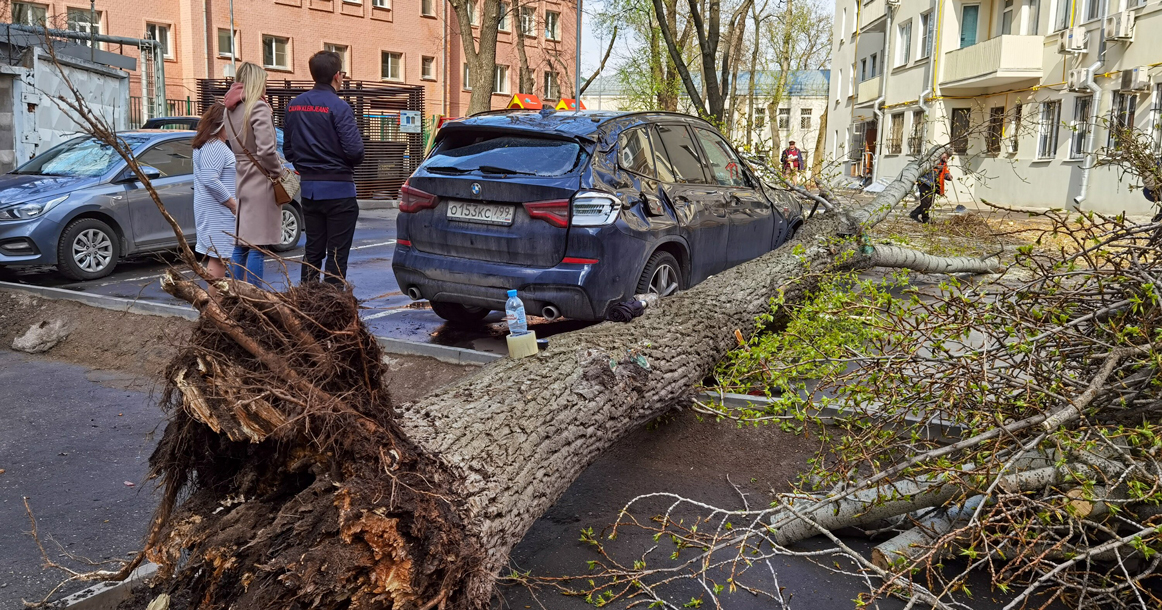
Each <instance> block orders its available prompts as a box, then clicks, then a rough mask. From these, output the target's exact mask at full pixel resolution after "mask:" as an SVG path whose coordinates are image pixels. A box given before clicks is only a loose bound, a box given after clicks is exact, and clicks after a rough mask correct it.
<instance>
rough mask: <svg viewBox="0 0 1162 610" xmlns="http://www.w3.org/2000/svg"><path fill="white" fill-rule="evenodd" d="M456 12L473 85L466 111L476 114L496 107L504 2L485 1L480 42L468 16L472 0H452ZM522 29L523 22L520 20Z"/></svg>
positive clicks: (469, 76)
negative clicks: (494, 94) (495, 82)
mask: <svg viewBox="0 0 1162 610" xmlns="http://www.w3.org/2000/svg"><path fill="white" fill-rule="evenodd" d="M448 2H449V3H450V4H451V5H452V9H453V10H454V11H455V12H456V23H457V25H458V26H459V28H460V40H461V42H462V43H463V46H464V61H465V63H467V64H468V79H469V85H470V86H471V87H472V96H471V97H470V98H469V100H468V110H467V112H466V113H465V114H467V115H473V114H476V113H478V112H484V111H486V110H491V109H492V85H493V79H494V74H493V73H494V72H495V71H496V38H497V32H498V31H499V26H500V3H499V2H496V1H495V0H492V1H489V2H484V3H482V6H483V7H484V11H483V13H482V15H481V18H480V24H479V28H478V29H479V36H480V42H479V44H477V42H476V34H475V33H474V32H473V30H472V20H471V19H470V18H469V16H468V0H448ZM517 27H518V29H519V24H518V26H517Z"/></svg>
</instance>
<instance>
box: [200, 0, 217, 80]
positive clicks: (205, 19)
mask: <svg viewBox="0 0 1162 610" xmlns="http://www.w3.org/2000/svg"><path fill="white" fill-rule="evenodd" d="M202 27H204V28H205V30H206V32H205V34H206V35H205V36H203V37H202V38H203V39H204V40H203V42H204V43H205V47H206V78H207V79H210V78H214V56H213V54H212V53H213V51H212V50H211V48H212V47H211V44H210V31H211V29H213V17H211V15H210V0H202Z"/></svg>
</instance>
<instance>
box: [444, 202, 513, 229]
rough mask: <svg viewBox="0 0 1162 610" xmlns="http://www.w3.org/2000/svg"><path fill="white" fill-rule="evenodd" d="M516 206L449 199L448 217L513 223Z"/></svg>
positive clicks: (495, 223)
mask: <svg viewBox="0 0 1162 610" xmlns="http://www.w3.org/2000/svg"><path fill="white" fill-rule="evenodd" d="M514 209H515V207H514V206H511V205H503V204H498V203H476V202H474V201H449V202H448V218H449V219H451V220H463V221H465V222H479V223H484V224H490V225H506V226H507V225H511V224H512V214H513V210H514Z"/></svg>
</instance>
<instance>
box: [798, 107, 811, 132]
mask: <svg viewBox="0 0 1162 610" xmlns="http://www.w3.org/2000/svg"><path fill="white" fill-rule="evenodd" d="M799 128H800V129H811V109H810V108H800V109H799Z"/></svg>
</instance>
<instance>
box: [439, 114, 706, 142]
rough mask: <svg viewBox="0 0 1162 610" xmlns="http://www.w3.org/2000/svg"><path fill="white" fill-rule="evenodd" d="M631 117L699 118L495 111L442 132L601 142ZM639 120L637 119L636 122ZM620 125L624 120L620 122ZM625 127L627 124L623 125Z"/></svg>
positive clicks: (675, 115)
mask: <svg viewBox="0 0 1162 610" xmlns="http://www.w3.org/2000/svg"><path fill="white" fill-rule="evenodd" d="M622 118H628V119H630V122H633V123H637V122H645V121H649V120H657V119H659V118H676V119H682V120H689V119H695V117H691V116H690V115H684V114H676V113H666V112H614V111H611V110H582V111H580V112H577V111H561V112H535V111H512V110H507V111H493V112H484V113H481V114H477V115H474V116H470V117H468V118H464V119H459V120H457V121H453V122H450V123H447V124H445V125H444V126H443V127H441V128H440V130H441V131H444V130H449V131H459V130H462V129H474V128H475V129H481V128H484V129H488V128H495V129H521V130H529V131H538V132H541V133H553V134H556V135H558V136H564V137H570V138H574V137H580V138H585V139H589V140H597V139H599V137H600V133H599V132H603V131H608V126H609V123H610V122H612V121H615V120H617V119H622ZM635 119H636V120H635ZM618 122H619V123H620V122H621V121H618ZM621 127H625V125H621Z"/></svg>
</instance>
